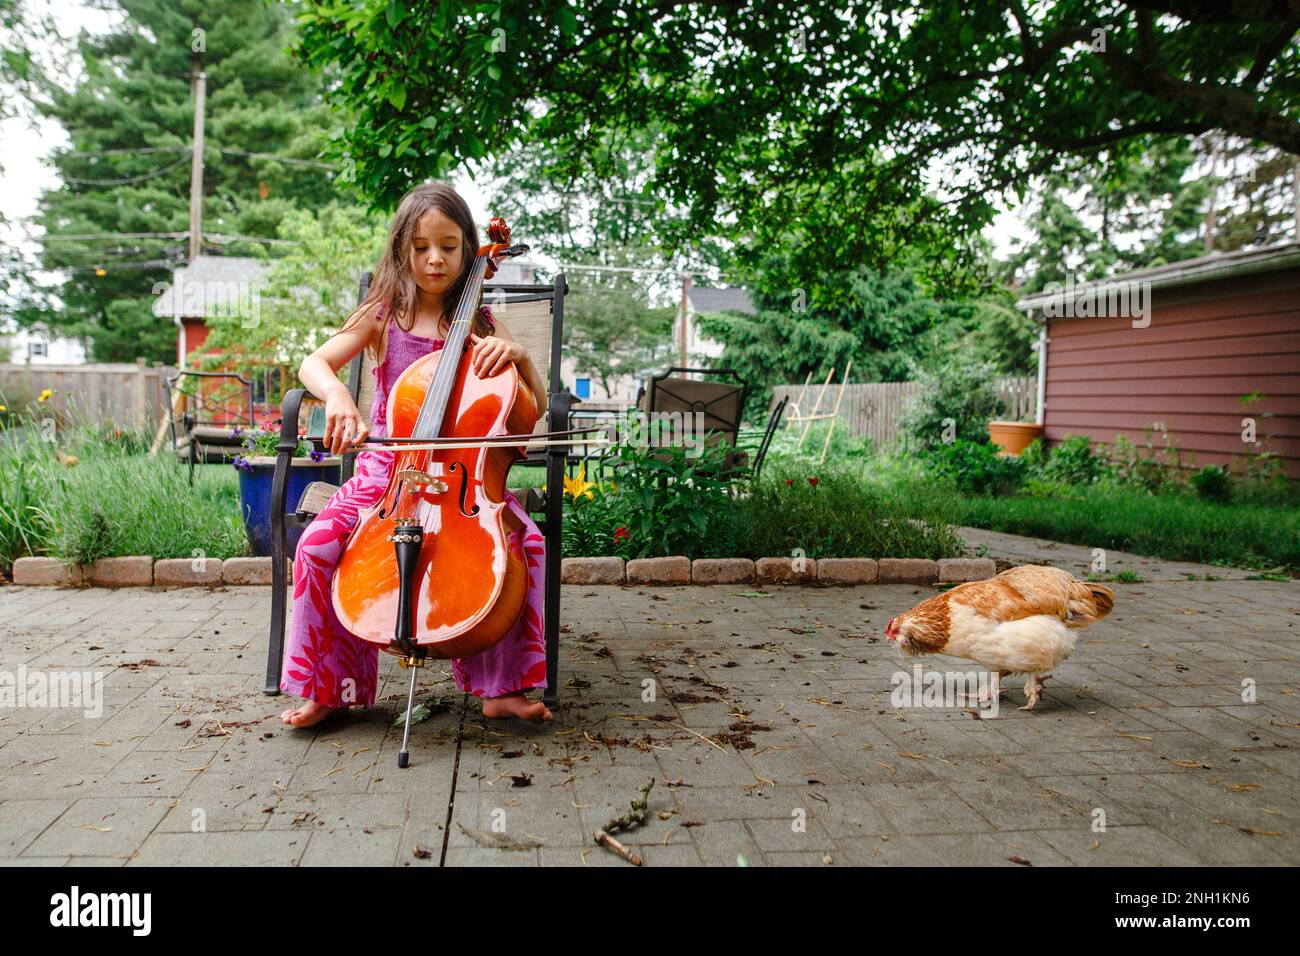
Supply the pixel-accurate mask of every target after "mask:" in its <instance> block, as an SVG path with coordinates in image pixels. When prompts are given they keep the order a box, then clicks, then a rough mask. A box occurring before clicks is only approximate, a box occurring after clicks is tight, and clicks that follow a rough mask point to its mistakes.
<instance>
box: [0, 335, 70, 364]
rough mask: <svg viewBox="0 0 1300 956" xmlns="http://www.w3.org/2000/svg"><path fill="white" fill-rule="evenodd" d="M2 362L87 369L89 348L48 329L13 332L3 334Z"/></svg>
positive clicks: (0, 351)
mask: <svg viewBox="0 0 1300 956" xmlns="http://www.w3.org/2000/svg"><path fill="white" fill-rule="evenodd" d="M0 358H3V359H4V360H5V361H8V362H13V363H14V364H15V365H21V364H26V363H29V362H30V363H31V364H32V365H84V364H85V361H86V347H85V346H84V345H83V344H82V343H81V342H79V341H78V340H76V339H70V338H65V337H64V336H61V335H51V334H50V333H49V331H48V330H46V329H41V328H32V329H12V330H10V331H8V332H3V333H0Z"/></svg>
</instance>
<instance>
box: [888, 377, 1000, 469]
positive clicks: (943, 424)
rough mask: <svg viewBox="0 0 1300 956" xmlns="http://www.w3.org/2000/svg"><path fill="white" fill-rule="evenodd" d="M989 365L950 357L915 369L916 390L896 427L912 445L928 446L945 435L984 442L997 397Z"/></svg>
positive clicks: (942, 440)
mask: <svg viewBox="0 0 1300 956" xmlns="http://www.w3.org/2000/svg"><path fill="white" fill-rule="evenodd" d="M995 378H996V376H995V373H994V370H993V368H992V366H990V365H988V364H985V363H983V362H972V361H969V360H965V359H961V358H958V357H950V358H948V359H947V360H945V361H944V362H942V363H941V364H939V365H936V366H934V367H932V368H930V369H922V370H920V371H918V372H917V374H916V375H915V377H914V381H915V382H916V384H917V393H916V395H915V396H913V398H912V399H911V400H910V401H909V402H908V405H907V408H906V409H905V410H904V412H903V415H902V418H901V419H900V421H899V426H900V427H901V428H902V430H903V432H904V433H905V434H906V435H908V436H909V438H910V439H911V442H912V447H914V448H918V449H927V448H932V447H934V446H936V445H940V444H944V443H945V442H946V441H947V440H948V438H950V437H951V438H953V439H956V440H959V441H969V442H976V443H986V442H987V441H988V423H989V421H990V420H991V419H994V418H996V417H997V416H998V414H999V413H1000V412H1001V409H1002V402H1001V400H1000V399H999V398H998V394H997V390H996V386H995V384H994V382H995Z"/></svg>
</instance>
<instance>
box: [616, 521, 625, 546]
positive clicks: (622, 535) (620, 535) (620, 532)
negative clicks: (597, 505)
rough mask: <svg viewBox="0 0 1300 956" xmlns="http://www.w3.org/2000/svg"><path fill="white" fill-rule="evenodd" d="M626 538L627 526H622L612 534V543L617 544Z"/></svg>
mask: <svg viewBox="0 0 1300 956" xmlns="http://www.w3.org/2000/svg"><path fill="white" fill-rule="evenodd" d="M627 536H628V530H627V526H626V525H624V526H622V527H620V528H619V529H618V530H617V531H615V532H614V543H615V544H618V543H619V542H621V541H622V540H623V539H624V538H626V537H627Z"/></svg>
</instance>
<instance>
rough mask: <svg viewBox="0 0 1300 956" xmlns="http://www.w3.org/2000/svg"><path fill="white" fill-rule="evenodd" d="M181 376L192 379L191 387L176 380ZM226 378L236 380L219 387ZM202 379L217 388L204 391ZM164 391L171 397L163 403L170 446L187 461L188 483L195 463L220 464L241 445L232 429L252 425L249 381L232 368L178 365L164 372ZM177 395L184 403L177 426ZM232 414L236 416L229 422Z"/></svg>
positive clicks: (191, 477)
mask: <svg viewBox="0 0 1300 956" xmlns="http://www.w3.org/2000/svg"><path fill="white" fill-rule="evenodd" d="M183 378H193V379H195V380H196V381H195V385H194V391H192V392H191V391H187V390H186V389H185V387H184V385H178V384H177V383H178V382H180V381H181V379H183ZM230 379H233V380H234V382H235V383H237V384H234V385H232V386H229V391H222V390H221V389H222V384H221V383H222V382H224V381H225V380H230ZM204 383H215V384H216V385H217V388H216V389H215V390H214V389H211V388H210V389H208V390H207V391H206V392H205V391H204V388H203V386H204ZM241 386H242V387H241ZM167 391H168V393H169V394H170V397H171V400H170V401H169V402H168V403H167V404H168V408H169V409H170V416H171V431H172V450H173V451H174V452H175V453H176V455H177V457H179V458H183V459H184V460H185V461H186V462H187V463H188V464H189V480H190V484H191V485H192V484H194V466H195V465H210V464H224V463H225V462H228V461H229V460H230V459H231V458H234V457H235V456H236V455H237V454H238V449H240V448H242V447H243V445H244V439H243V436H242V435H239V434H232V433H233V432H234V431H235V427H236V426H238V427H240V428H241V429H242V428H248V429H252V428H253V427H254V426H253V383H252V382H251V381H249V380H248V379H246V378H244V377H243V376H242V375H239V374H237V373H235V372H199V371H195V370H193V369H181V370H180V371H179V372H177V373H176V374H175V375H169V376H167ZM178 397H184V399H185V404H186V408H185V409H184V411H182V413H181V420H180V422H179V425H180V427H179V428H178V427H177V425H178V423H177V421H176V404H177V402H176V400H177V398H178ZM191 401H192V402H193V406H192V407H191V405H190V403H191ZM241 405H242V408H241V407H239V406H241ZM232 418H236V419H237V420H236V421H234V422H232V421H230V419H232Z"/></svg>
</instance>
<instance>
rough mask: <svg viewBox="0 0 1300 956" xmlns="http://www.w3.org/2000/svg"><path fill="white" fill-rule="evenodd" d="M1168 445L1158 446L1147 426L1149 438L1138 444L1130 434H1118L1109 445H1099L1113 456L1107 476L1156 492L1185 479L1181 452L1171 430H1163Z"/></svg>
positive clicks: (1119, 483) (1147, 436) (1121, 482)
mask: <svg viewBox="0 0 1300 956" xmlns="http://www.w3.org/2000/svg"><path fill="white" fill-rule="evenodd" d="M1161 434H1163V435H1164V439H1165V447H1164V448H1156V446H1155V443H1154V442H1153V441H1152V437H1151V436H1152V429H1150V428H1148V429H1147V430H1146V440H1145V442H1144V444H1143V447H1141V448H1139V447H1138V446H1137V445H1134V444H1133V443H1132V442H1131V441H1129V439H1128V436H1127V435H1119V436H1117V437H1116V439H1115V442H1114V444H1113V445H1112V446H1111V447H1110V448H1109V450H1108V449H1107V448H1106V446H1105V445H1101V446H1099V451H1100V452H1101V453H1102V454H1103V455H1105V456H1106V457H1107V458H1109V460H1110V467H1109V469H1108V471H1107V475H1106V478H1107V480H1108V481H1109V482H1110V483H1111V484H1114V485H1118V486H1121V487H1124V486H1127V487H1130V488H1140V489H1142V490H1143V491H1148V492H1153V493H1154V492H1157V491H1161V490H1163V489H1165V488H1172V487H1176V486H1178V485H1180V484H1181V483H1182V482H1183V469H1182V455H1181V453H1180V452H1179V450H1178V445H1177V444H1176V443H1175V442H1174V440H1173V438H1172V437H1171V436H1170V435H1169V432H1167V431H1163V432H1162V433H1161Z"/></svg>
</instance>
